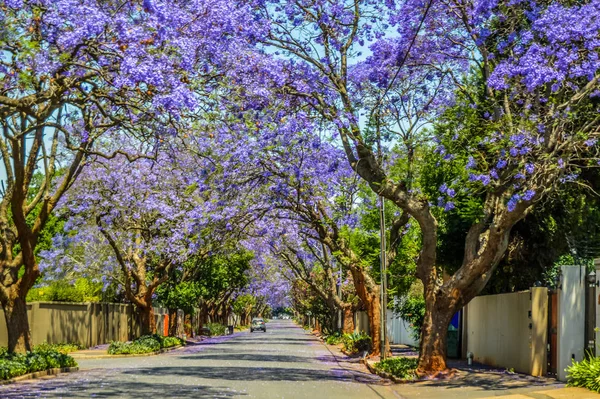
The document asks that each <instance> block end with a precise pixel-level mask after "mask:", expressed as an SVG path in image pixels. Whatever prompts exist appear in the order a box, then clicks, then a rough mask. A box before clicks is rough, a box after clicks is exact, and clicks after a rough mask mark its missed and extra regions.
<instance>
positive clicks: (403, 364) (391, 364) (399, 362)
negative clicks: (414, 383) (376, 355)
mask: <svg viewBox="0 0 600 399" xmlns="http://www.w3.org/2000/svg"><path fill="white" fill-rule="evenodd" d="M417 363H418V359H416V358H410V357H392V358H389V359H385V360H382V361H381V362H378V363H375V365H374V367H375V369H376V370H379V371H384V372H386V373H389V374H391V375H393V376H394V377H397V378H402V379H404V380H414V379H416V378H417V375H416V373H415V370H416V368H417Z"/></svg>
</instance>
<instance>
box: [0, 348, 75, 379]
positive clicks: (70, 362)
mask: <svg viewBox="0 0 600 399" xmlns="http://www.w3.org/2000/svg"><path fill="white" fill-rule="evenodd" d="M76 365H77V363H76V362H75V359H73V358H72V357H71V356H69V355H67V354H64V353H61V352H58V351H57V350H55V349H40V348H39V347H36V348H34V350H33V351H31V352H28V353H27V354H26V355H23V354H18V353H8V352H7V351H6V349H3V348H2V349H1V350H0V380H7V379H10V378H14V377H18V376H20V375H23V374H27V373H33V372H36V371H43V370H49V369H53V368H63V367H74V366H76Z"/></svg>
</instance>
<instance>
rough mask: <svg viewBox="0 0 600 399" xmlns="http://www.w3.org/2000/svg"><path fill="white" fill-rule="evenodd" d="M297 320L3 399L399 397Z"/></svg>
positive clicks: (103, 365) (96, 365)
mask: <svg viewBox="0 0 600 399" xmlns="http://www.w3.org/2000/svg"><path fill="white" fill-rule="evenodd" d="M338 360H339V359H338V358H336V357H335V356H333V354H332V353H331V352H330V351H329V350H328V349H327V347H326V346H325V345H323V344H322V343H321V342H320V341H318V340H317V339H316V338H315V337H314V336H312V335H310V334H308V333H307V332H305V331H304V330H303V329H301V328H299V327H298V326H296V325H295V324H294V323H293V322H292V321H290V320H273V321H271V322H269V323H268V324H267V332H266V333H263V332H255V333H250V332H243V333H238V334H236V335H235V336H233V337H231V336H230V337H222V338H218V339H216V340H212V343H207V341H205V342H203V343H202V344H198V345H189V346H187V347H185V348H182V349H179V350H176V351H173V352H170V353H167V354H163V355H158V356H149V357H132V358H116V359H95V360H94V359H87V360H80V361H79V366H80V371H79V372H75V373H67V374H61V375H59V376H57V377H53V378H49V379H45V380H31V381H26V382H21V383H18V384H12V385H8V386H0V398H34V397H35V398H38V397H40V398H90V397H93V398H117V397H118V398H140V399H142V398H143V399H151V398H265V399H266V398H286V399H287V398H310V399H317V398H327V399H334V398H344V399H354V398H357V399H358V398H360V399H371V398H395V397H398V394H395V393H394V392H393V391H392V390H391V389H390V388H389V387H388V386H386V384H384V383H383V382H382V380H381V379H379V378H378V377H375V376H372V375H371V374H368V373H364V372H361V368H360V367H357V365H353V364H350V363H346V362H338Z"/></svg>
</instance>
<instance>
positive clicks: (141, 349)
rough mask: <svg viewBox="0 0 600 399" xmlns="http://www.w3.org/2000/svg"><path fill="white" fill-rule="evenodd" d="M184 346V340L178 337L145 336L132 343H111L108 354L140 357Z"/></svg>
mask: <svg viewBox="0 0 600 399" xmlns="http://www.w3.org/2000/svg"><path fill="white" fill-rule="evenodd" d="M182 344H183V340H182V339H180V338H177V337H162V336H160V335H156V334H154V335H143V336H141V337H139V338H138V339H135V340H133V341H132V342H119V341H113V342H111V343H110V345H109V346H108V353H109V354H110V355H139V354H143V353H152V352H157V351H159V350H161V349H164V348H171V347H173V346H177V345H182Z"/></svg>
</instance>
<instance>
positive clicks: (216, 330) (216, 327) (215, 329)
mask: <svg viewBox="0 0 600 399" xmlns="http://www.w3.org/2000/svg"><path fill="white" fill-rule="evenodd" d="M206 327H208V329H209V330H210V335H211V336H213V337H215V336H218V335H225V332H226V331H227V327H226V326H224V325H222V324H219V323H208V324H206Z"/></svg>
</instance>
